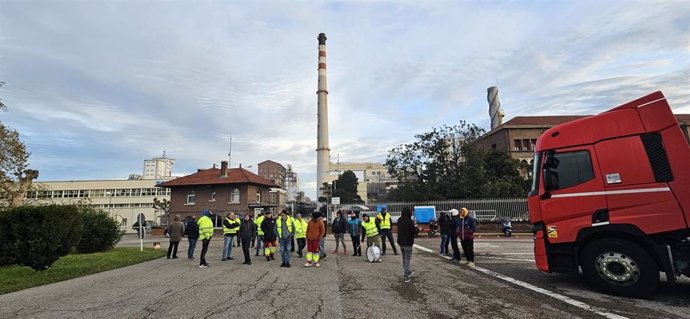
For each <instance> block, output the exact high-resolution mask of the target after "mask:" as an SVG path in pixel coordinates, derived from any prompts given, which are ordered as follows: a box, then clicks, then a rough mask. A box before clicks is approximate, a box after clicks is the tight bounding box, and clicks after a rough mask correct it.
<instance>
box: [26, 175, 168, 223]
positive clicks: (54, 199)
mask: <svg viewBox="0 0 690 319" xmlns="http://www.w3.org/2000/svg"><path fill="white" fill-rule="evenodd" d="M167 180H170V178H165V179H160V180H85V181H45V182H34V183H33V186H32V190H31V191H29V192H27V194H26V197H25V199H24V203H25V204H28V205H50V204H57V205H67V204H76V203H85V204H91V205H92V206H94V207H96V208H100V209H102V210H104V211H107V212H109V213H110V214H111V215H112V216H113V217H114V218H115V219H116V220H117V221H118V222H120V226H121V228H122V229H123V230H124V231H125V232H128V233H131V232H134V230H133V229H132V225H133V224H134V222H135V221H136V217H137V216H138V215H139V214H144V216H145V217H146V220H147V221H149V222H150V225H151V226H157V225H160V224H161V223H162V222H164V221H165V220H163V221H161V217H162V216H164V215H165V213H164V212H163V211H161V210H157V209H155V208H153V199H154V198H158V199H159V200H163V199H167V200H170V189H166V188H161V187H158V186H157V185H158V184H159V183H161V182H165V181H167Z"/></svg>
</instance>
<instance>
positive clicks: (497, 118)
mask: <svg viewBox="0 0 690 319" xmlns="http://www.w3.org/2000/svg"><path fill="white" fill-rule="evenodd" d="M486 99H487V100H488V101H489V117H491V129H492V130H493V129H495V128H497V127H498V126H500V125H501V124H502V123H503V116H504V115H505V114H504V113H503V110H501V101H499V100H498V87H496V86H492V87H490V88H488V89H486Z"/></svg>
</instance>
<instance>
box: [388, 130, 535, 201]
mask: <svg viewBox="0 0 690 319" xmlns="http://www.w3.org/2000/svg"><path fill="white" fill-rule="evenodd" d="M483 134H484V130H483V129H482V128H480V127H477V126H476V125H474V124H468V123H466V122H464V121H461V122H460V123H459V124H458V125H452V126H447V125H446V126H442V127H440V128H434V129H432V130H431V131H430V132H426V133H422V134H417V135H415V138H416V141H415V142H413V143H409V144H403V145H399V146H397V147H395V148H393V149H392V150H391V151H390V152H389V154H388V158H387V159H386V164H385V165H386V167H387V168H388V172H389V173H390V174H391V175H392V176H394V177H395V178H397V179H398V180H400V181H401V184H400V185H399V187H398V188H397V189H395V190H393V191H392V192H391V197H392V199H394V200H401V201H424V200H442V199H460V198H479V197H503V196H517V195H523V194H524V192H526V186H525V185H526V183H525V182H524V180H522V179H521V178H520V176H519V173H518V171H517V165H518V162H517V161H516V160H513V159H512V158H510V156H508V154H505V153H498V152H491V153H483V152H481V151H480V150H478V149H477V148H476V147H475V146H474V141H476V140H477V139H478V138H479V137H481V136H482V135H483ZM523 190H524V192H523Z"/></svg>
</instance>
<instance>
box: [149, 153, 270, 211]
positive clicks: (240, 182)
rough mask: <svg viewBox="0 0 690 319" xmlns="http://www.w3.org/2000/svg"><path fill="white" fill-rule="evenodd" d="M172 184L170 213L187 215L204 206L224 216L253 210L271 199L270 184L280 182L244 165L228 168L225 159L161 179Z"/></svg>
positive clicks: (169, 186) (267, 204)
mask: <svg viewBox="0 0 690 319" xmlns="http://www.w3.org/2000/svg"><path fill="white" fill-rule="evenodd" d="M159 186H160V187H166V188H170V189H171V192H170V215H171V217H173V216H175V215H178V216H180V217H181V218H184V217H185V216H187V215H195V214H199V213H200V212H201V211H203V210H204V209H210V210H211V211H213V212H214V213H221V215H222V216H225V214H226V213H228V212H235V213H239V214H246V213H250V214H254V213H255V212H256V211H257V210H261V209H262V208H270V207H274V206H276V205H271V204H270V203H269V193H270V189H271V188H276V187H278V185H276V184H274V183H273V182H271V181H269V180H267V179H265V178H263V177H261V176H258V175H256V174H254V173H252V172H250V171H248V170H246V169H243V168H232V169H228V163H227V162H226V161H223V162H221V167H220V169H218V168H216V167H215V166H214V167H213V168H209V169H199V170H198V171H197V172H196V173H194V174H191V175H187V176H183V177H180V178H176V179H174V180H171V181H168V182H165V183H162V184H160V185H159Z"/></svg>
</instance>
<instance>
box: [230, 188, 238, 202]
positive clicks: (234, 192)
mask: <svg viewBox="0 0 690 319" xmlns="http://www.w3.org/2000/svg"><path fill="white" fill-rule="evenodd" d="M239 202H240V190H239V189H237V188H235V189H234V190H232V193H230V203H232V204H239Z"/></svg>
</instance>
